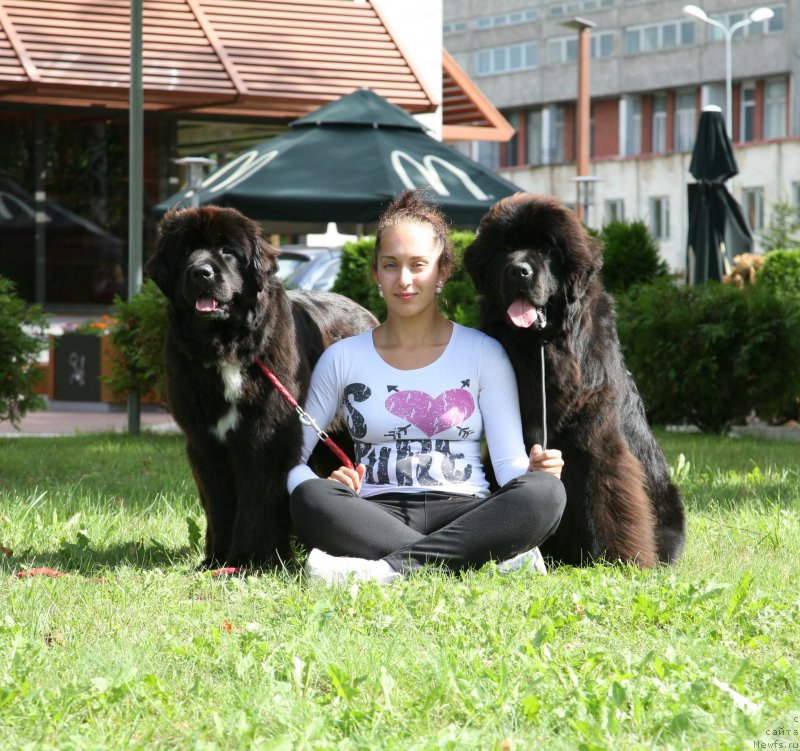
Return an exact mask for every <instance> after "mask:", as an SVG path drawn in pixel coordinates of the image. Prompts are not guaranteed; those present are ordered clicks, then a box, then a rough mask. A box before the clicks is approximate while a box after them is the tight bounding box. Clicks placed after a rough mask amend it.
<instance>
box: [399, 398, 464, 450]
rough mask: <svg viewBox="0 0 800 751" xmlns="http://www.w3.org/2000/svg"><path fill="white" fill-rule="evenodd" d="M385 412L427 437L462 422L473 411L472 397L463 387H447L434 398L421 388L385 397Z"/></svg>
mask: <svg viewBox="0 0 800 751" xmlns="http://www.w3.org/2000/svg"><path fill="white" fill-rule="evenodd" d="M386 411H387V412H390V413H391V414H393V415H394V416H395V417H399V418H400V419H401V420H406V421H407V422H410V423H411V424H412V425H413V426H414V427H416V428H419V429H420V430H421V431H422V432H423V433H425V435H426V436H428V438H431V437H432V436H435V435H436V434H437V433H443V432H444V431H445V430H448V429H449V428H453V427H455V426H456V425H459V424H460V423H462V422H464V420H466V419H467V418H468V417H469V416H470V415H471V414H472V413H473V412H474V411H475V400H474V399H473V398H472V394H470V392H469V391H467V390H465V389H450V390H448V391H445V392H444V393H443V394H439V396H437V397H436V398H435V399H434V398H433V397H431V396H429V395H428V394H426V393H425V392H424V391H399V392H398V393H396V394H392V395H391V396H390V397H389V398H388V399H387V400H386Z"/></svg>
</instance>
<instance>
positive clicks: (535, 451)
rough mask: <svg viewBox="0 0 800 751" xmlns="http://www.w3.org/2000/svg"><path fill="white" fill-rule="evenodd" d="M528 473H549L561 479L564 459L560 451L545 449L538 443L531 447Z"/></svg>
mask: <svg viewBox="0 0 800 751" xmlns="http://www.w3.org/2000/svg"><path fill="white" fill-rule="evenodd" d="M529 458H530V463H529V464H528V472H547V473H549V474H551V475H553V476H555V477H558V479H559V480H560V479H561V470H562V469H563V468H564V458H563V457H562V456H561V452H560V451H559V450H558V449H543V448H542V447H541V446H540V445H539V444H538V443H536V444H534V445H533V446H532V447H531V453H530V457H529Z"/></svg>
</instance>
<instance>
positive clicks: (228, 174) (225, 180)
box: [156, 89, 520, 227]
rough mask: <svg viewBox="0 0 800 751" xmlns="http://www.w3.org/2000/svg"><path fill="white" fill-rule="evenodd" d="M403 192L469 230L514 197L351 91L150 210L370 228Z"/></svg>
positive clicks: (408, 120) (376, 102) (386, 108)
mask: <svg viewBox="0 0 800 751" xmlns="http://www.w3.org/2000/svg"><path fill="white" fill-rule="evenodd" d="M406 188H423V189H426V193H425V195H426V198H429V199H430V200H432V201H433V202H435V203H437V204H438V205H439V206H440V208H441V209H442V211H443V212H444V213H445V215H446V216H447V217H448V218H449V220H450V221H451V222H452V223H453V224H454V225H456V226H462V227H477V225H478V223H479V222H480V219H481V217H482V216H483V215H484V214H485V213H486V211H487V210H488V209H489V207H490V206H491V205H492V204H493V203H495V202H496V201H498V200H499V199H500V198H503V197H505V196H508V195H511V194H512V193H516V192H518V191H519V190H520V189H519V188H518V187H517V186H515V185H514V184H513V183H511V182H509V181H507V180H504V179H502V178H501V177H498V176H497V175H496V174H495V173H494V172H492V171H491V170H489V169H487V168H485V167H483V166H482V165H480V164H478V163H477V162H474V161H473V160H471V159H469V158H467V157H465V156H463V155H462V154H460V153H459V152H458V151H456V150H454V149H452V148H450V147H449V146H447V145H445V144H443V143H441V142H439V141H437V140H436V139H435V138H432V137H431V136H429V135H428V134H427V133H426V132H425V128H424V127H423V126H422V125H421V124H420V123H419V122H418V121H417V120H415V119H414V118H413V117H411V116H410V115H409V114H407V113H406V112H404V111H403V110H402V109H400V108H399V107H396V106H395V105H394V104H391V103H390V102H388V101H386V100H385V99H383V98H382V97H380V96H378V95H377V94H374V93H373V92H371V91H368V90H366V89H361V90H359V91H355V92H353V93H352V94H348V95H347V96H344V97H342V98H341V99H339V100H338V101H336V102H332V103H330V104H327V105H325V106H324V107H321V108H320V109H318V110H316V111H315V112H312V113H311V114H309V115H306V116H305V117H302V118H300V119H299V120H295V121H294V122H292V123H291V124H290V126H289V130H287V131H286V132H285V133H282V134H281V135H279V136H276V137H275V138H271V139H269V140H268V141H265V142H264V143H261V144H259V145H258V146H255V147H253V148H252V149H249V150H248V151H245V152H244V153H242V154H239V155H238V156H237V157H236V158H235V159H233V160H231V161H230V162H228V163H227V164H224V165H223V166H222V167H220V168H219V169H217V170H215V171H214V172H213V173H211V174H210V175H209V176H208V177H207V178H206V179H205V180H203V182H202V183H201V184H200V186H198V187H197V188H195V189H187V190H184V191H181V192H180V193H177V194H175V195H173V196H171V197H170V198H168V199H166V200H165V201H162V202H161V203H160V204H159V205H158V206H157V207H156V212H157V213H159V214H161V213H163V212H164V211H166V210H167V209H169V208H171V207H186V206H192V205H203V204H215V205H218V206H232V207H234V208H237V209H239V210H240V211H242V212H243V213H244V214H246V215H247V216H249V217H251V218H252V219H256V220H259V221H264V222H267V223H268V222H269V221H277V222H282V223H285V222H298V223H306V224H308V223H326V222H337V223H338V224H340V225H342V224H343V225H355V224H372V223H374V222H375V221H376V219H377V218H378V215H379V214H380V212H381V211H382V209H384V208H385V207H386V206H387V205H388V204H389V202H390V201H391V200H392V199H393V198H394V197H395V196H396V195H398V194H399V193H401V192H402V191H403V190H405V189H406Z"/></svg>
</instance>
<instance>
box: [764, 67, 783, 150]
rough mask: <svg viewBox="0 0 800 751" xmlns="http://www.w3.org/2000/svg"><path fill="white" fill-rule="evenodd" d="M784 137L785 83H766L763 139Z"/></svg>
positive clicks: (779, 81)
mask: <svg viewBox="0 0 800 751" xmlns="http://www.w3.org/2000/svg"><path fill="white" fill-rule="evenodd" d="M785 137H786V81H785V80H784V79H782V78H781V79H778V80H774V81H767V83H766V85H765V86H764V138H785Z"/></svg>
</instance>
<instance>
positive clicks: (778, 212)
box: [758, 201, 800, 253]
mask: <svg viewBox="0 0 800 751" xmlns="http://www.w3.org/2000/svg"><path fill="white" fill-rule="evenodd" d="M758 239H759V240H760V242H761V247H762V248H763V249H764V252H767V253H768V252H769V251H771V250H780V249H782V248H793V247H795V246H797V245H798V244H800V221H798V217H797V209H796V208H795V207H794V206H793V205H792V204H791V203H788V202H787V201H781V202H780V203H776V204H774V205H773V206H772V212H771V214H770V217H769V223H768V224H767V226H766V227H765V228H764V229H763V230H762V231H761V232H760V233H759V235H758Z"/></svg>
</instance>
